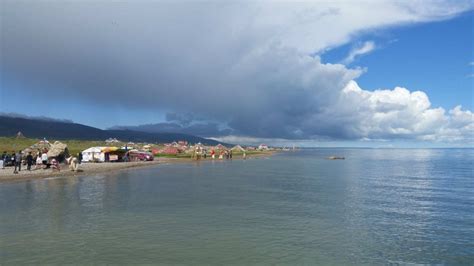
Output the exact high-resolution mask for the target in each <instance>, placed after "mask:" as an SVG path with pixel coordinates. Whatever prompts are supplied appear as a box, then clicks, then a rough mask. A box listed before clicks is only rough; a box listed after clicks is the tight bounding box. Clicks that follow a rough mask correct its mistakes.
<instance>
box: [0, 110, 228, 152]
mask: <svg viewBox="0 0 474 266" xmlns="http://www.w3.org/2000/svg"><path fill="white" fill-rule="evenodd" d="M18 132H21V133H22V134H23V135H24V136H25V137H27V138H49V139H77V140H105V139H107V138H117V139H119V140H121V141H134V142H151V143H166V142H172V141H178V140H186V141H188V142H190V143H198V142H201V143H203V144H206V145H217V144H218V143H219V142H217V141H215V140H211V139H205V138H201V137H197V136H193V135H187V134H179V133H147V132H140V131H133V130H102V129H98V128H95V127H90V126H86V125H82V124H77V123H72V122H67V121H60V120H52V119H38V118H29V117H11V116H2V115H0V136H5V137H14V136H16V135H17V134H18Z"/></svg>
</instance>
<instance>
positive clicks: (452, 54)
mask: <svg viewBox="0 0 474 266" xmlns="http://www.w3.org/2000/svg"><path fill="white" fill-rule="evenodd" d="M473 25H474V12H467V13H465V14H462V15H460V16H459V17H455V18H452V19H449V20H445V21H438V22H429V23H422V24H418V25H409V26H401V27H395V28H388V29H381V30H377V31H375V32H371V33H368V34H363V35H361V36H359V37H358V38H357V39H356V40H354V42H352V43H349V44H346V45H344V46H342V47H338V48H335V49H332V50H330V51H328V52H326V53H324V54H323V56H322V58H323V61H325V62H331V63H333V62H339V61H341V60H342V59H343V58H345V57H346V56H347V54H348V53H349V51H350V49H351V48H352V47H353V46H354V45H355V44H357V43H361V42H364V41H367V40H372V41H374V43H375V44H376V47H377V48H376V49H375V50H374V51H372V52H371V53H369V54H366V55H362V56H361V57H360V58H358V59H356V60H355V61H354V62H352V64H351V66H360V67H366V68H367V73H365V74H364V75H362V76H361V77H360V78H358V79H357V82H358V83H359V85H360V86H361V87H363V88H364V89H367V90H376V89H392V88H394V87H396V86H401V87H406V88H408V89H410V90H421V91H424V92H426V93H427V94H428V95H429V97H430V100H431V103H432V105H433V106H441V107H444V108H445V109H451V108H453V107H455V106H456V105H459V104H460V105H462V106H463V107H466V108H468V109H470V110H472V109H473V108H472V107H473V104H474V98H473V90H474V89H473V88H474V86H473V84H474V77H473V76H472V74H473V73H474V65H470V63H471V62H474V26H473Z"/></svg>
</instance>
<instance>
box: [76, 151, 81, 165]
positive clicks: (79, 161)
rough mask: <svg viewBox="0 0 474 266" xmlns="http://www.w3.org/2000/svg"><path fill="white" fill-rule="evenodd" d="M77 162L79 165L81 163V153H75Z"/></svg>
mask: <svg viewBox="0 0 474 266" xmlns="http://www.w3.org/2000/svg"><path fill="white" fill-rule="evenodd" d="M77 161H78V163H79V164H81V163H82V152H78V153H77Z"/></svg>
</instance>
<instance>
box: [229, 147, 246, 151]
mask: <svg viewBox="0 0 474 266" xmlns="http://www.w3.org/2000/svg"><path fill="white" fill-rule="evenodd" d="M230 150H231V151H233V152H245V149H244V148H242V146H240V145H235V146H234V147H232V149H230Z"/></svg>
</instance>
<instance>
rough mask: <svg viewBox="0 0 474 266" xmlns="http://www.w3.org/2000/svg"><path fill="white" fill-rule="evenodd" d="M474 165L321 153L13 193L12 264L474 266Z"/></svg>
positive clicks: (451, 157) (2, 207)
mask: <svg viewBox="0 0 474 266" xmlns="http://www.w3.org/2000/svg"><path fill="white" fill-rule="evenodd" d="M329 155H342V156H345V157H346V160H336V161H330V160H325V159H324V158H325V157H326V156H329ZM473 162H474V150H473V149H421V150H398V149H332V150H331V149H321V150H312V151H299V152H294V153H286V154H278V155H276V156H273V157H271V158H261V159H251V160H247V161H240V160H234V161H227V162H214V163H212V162H209V163H200V164H176V165H164V166H163V165H162V166H157V167H153V168H146V169H138V170H137V169H135V170H129V171H122V172H116V173H111V174H108V175H94V176H83V177H68V178H57V179H46V180H34V181H27V182H18V183H2V184H0V264H1V263H11V264H23V263H57V264H63V263H68V262H69V263H71V262H73V263H93V262H94V263H110V264H114V263H179V264H181V263H187V264H274V263H281V264H314V263H318V264H348V263H351V264H386V263H391V262H393V263H442V264H471V265H472V264H474V176H473V171H474V166H473Z"/></svg>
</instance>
